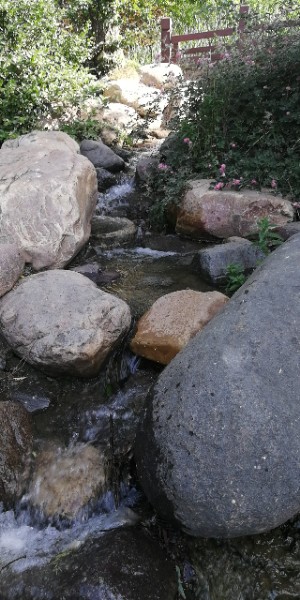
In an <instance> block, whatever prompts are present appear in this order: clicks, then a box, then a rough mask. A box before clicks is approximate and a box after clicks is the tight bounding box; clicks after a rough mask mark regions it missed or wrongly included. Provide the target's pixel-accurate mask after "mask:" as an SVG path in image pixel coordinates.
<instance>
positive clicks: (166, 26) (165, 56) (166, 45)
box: [160, 17, 172, 63]
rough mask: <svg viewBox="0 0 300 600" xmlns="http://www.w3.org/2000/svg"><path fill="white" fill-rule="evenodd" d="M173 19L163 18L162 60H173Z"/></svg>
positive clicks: (164, 61) (167, 61)
mask: <svg viewBox="0 0 300 600" xmlns="http://www.w3.org/2000/svg"><path fill="white" fill-rule="evenodd" d="M171 36H172V19H169V18H168V17H164V18H163V19H161V51H160V53H161V62H163V63H169V62H170V60H171Z"/></svg>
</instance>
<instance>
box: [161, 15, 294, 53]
mask: <svg viewBox="0 0 300 600" xmlns="http://www.w3.org/2000/svg"><path fill="white" fill-rule="evenodd" d="M248 14H249V6H246V5H241V6H240V10H239V20H238V23H237V27H225V28H224V29H213V30H211V31H202V32H200V33H185V34H183V35H173V33H172V20H171V19H169V18H167V17H164V18H163V19H161V62H163V63H166V62H167V63H170V62H172V63H177V62H179V60H178V59H179V57H180V58H184V57H186V58H190V59H192V58H197V57H199V55H201V54H202V55H204V54H206V55H208V56H209V58H210V59H211V60H212V61H215V60H220V59H221V58H223V56H224V54H223V53H220V50H219V44H218V41H219V39H220V38H226V37H229V36H231V35H233V34H238V36H239V37H241V36H242V35H243V33H248V28H247V31H246V22H247V15H248ZM298 16H299V15H298V14H297V17H298ZM290 27H297V28H299V27H300V19H299V18H297V19H288V20H283V21H275V22H273V23H268V24H264V23H260V24H258V25H254V24H251V27H250V30H251V31H258V30H261V31H262V30H263V31H274V30H278V29H283V28H290ZM218 38H219V39H218ZM194 40H208V44H206V45H205V46H197V47H195V48H188V49H183V51H182V52H179V44H180V42H191V41H194Z"/></svg>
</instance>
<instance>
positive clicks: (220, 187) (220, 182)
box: [214, 181, 224, 191]
mask: <svg viewBox="0 0 300 600" xmlns="http://www.w3.org/2000/svg"><path fill="white" fill-rule="evenodd" d="M222 187H224V183H222V181H219V183H217V184H216V185H215V187H214V190H217V191H219V190H221V189H222Z"/></svg>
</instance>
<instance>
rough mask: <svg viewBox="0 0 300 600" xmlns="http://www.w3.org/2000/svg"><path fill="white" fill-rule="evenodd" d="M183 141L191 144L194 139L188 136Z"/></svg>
mask: <svg viewBox="0 0 300 600" xmlns="http://www.w3.org/2000/svg"><path fill="white" fill-rule="evenodd" d="M183 143H184V144H188V145H189V146H190V145H191V144H192V143H193V142H192V140H190V138H188V137H186V138H184V140H183Z"/></svg>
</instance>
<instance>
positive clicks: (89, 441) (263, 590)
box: [0, 170, 300, 600]
mask: <svg viewBox="0 0 300 600" xmlns="http://www.w3.org/2000/svg"><path fill="white" fill-rule="evenodd" d="M143 211H144V205H143V202H140V198H139V191H138V189H136V188H135V183H134V179H133V174H132V170H131V171H130V170H129V172H128V173H127V174H125V176H124V175H123V178H122V180H121V181H120V183H119V184H118V185H117V186H113V187H112V188H110V189H109V190H108V192H106V193H105V194H99V200H98V204H97V209H96V213H97V215H107V216H111V217H121V218H124V217H127V218H129V219H134V221H135V223H136V225H137V233H136V236H135V238H134V239H133V240H132V241H131V243H130V244H125V245H124V246H118V245H117V247H113V246H112V247H103V246H101V244H99V240H98V238H97V237H94V236H93V235H92V236H91V238H90V240H89V242H88V243H87V244H86V246H85V247H84V248H83V249H82V251H81V252H80V253H79V255H78V256H77V257H76V258H75V259H74V260H73V262H72V263H71V264H70V265H68V269H76V270H80V269H82V268H83V267H84V266H86V265H93V266H94V267H95V265H96V266H97V268H98V269H99V276H100V283H99V286H100V287H101V288H102V287H103V289H105V290H106V291H108V292H110V293H112V294H115V295H117V296H119V297H120V298H122V299H123V300H125V301H126V302H127V303H128V304H129V306H130V308H131V311H132V314H133V318H134V321H136V320H137V319H138V318H139V317H140V316H141V315H142V314H143V313H144V312H145V311H146V310H147V309H148V308H149V307H150V306H151V305H152V304H153V302H154V301H155V300H157V298H159V297H160V296H162V295H164V294H167V293H169V292H173V291H176V290H182V289H187V288H190V289H193V290H199V291H208V290H211V289H212V288H211V287H210V286H209V285H208V284H207V283H206V282H204V281H202V280H201V279H200V278H199V275H197V274H196V273H195V272H194V271H193V269H192V267H191V263H192V259H193V257H194V255H195V253H196V252H197V250H199V248H200V244H199V243H198V242H193V241H190V240H184V239H180V238H178V237H177V236H176V235H174V234H172V233H170V234H168V235H165V234H158V233H155V232H152V231H151V230H149V229H148V228H147V226H146V224H145V223H146V221H145V218H144V212H143ZM81 272H82V271H81ZM93 272H94V271H93ZM97 276H98V274H97ZM133 326H134V325H133ZM129 337H130V335H129ZM128 339H129V338H128ZM128 339H127V340H125V341H124V343H123V345H122V347H120V348H118V350H117V351H116V352H115V353H114V355H113V356H111V357H110V358H109V360H108V361H107V362H106V364H105V367H104V368H103V369H102V371H101V372H100V374H99V375H98V377H95V378H92V379H89V380H82V379H77V378H74V377H65V376H61V377H59V378H53V377H49V376H46V375H44V374H43V373H42V372H38V371H37V370H35V369H34V368H32V367H31V366H30V365H28V364H26V363H25V362H24V361H22V360H20V359H19V358H18V357H16V356H15V355H14V354H13V352H12V351H11V350H10V349H9V348H8V347H7V344H6V342H5V341H4V340H2V339H0V386H1V387H0V389H1V400H14V401H17V402H19V403H21V404H22V405H23V406H24V407H25V408H26V410H27V411H28V412H30V414H31V416H32V419H33V424H34V453H35V454H37V453H38V452H39V450H40V449H41V448H48V447H49V445H50V447H55V448H56V449H58V448H66V447H68V448H71V449H72V448H77V447H82V446H83V445H93V446H95V447H96V448H98V449H99V450H100V451H101V452H102V453H103V455H105V459H106V464H107V482H108V484H107V486H106V489H105V491H104V492H103V493H102V494H101V497H99V499H98V501H97V502H96V503H93V504H92V505H88V506H87V507H86V509H85V510H84V511H82V512H81V513H80V515H79V516H78V517H76V518H75V519H73V520H64V519H61V520H51V519H46V518H45V516H44V515H43V514H41V513H39V511H33V510H32V509H31V508H30V504H29V503H28V498H27V497H26V495H25V496H24V497H23V498H22V499H21V501H20V503H19V504H18V506H17V507H16V509H15V510H14V511H13V510H5V509H4V507H3V506H1V505H0V600H26V599H28V600H30V599H34V600H35V599H36V600H39V599H42V598H45V599H49V600H52V599H53V600H63V599H64V598H70V599H72V598H73V600H74V599H76V598H78V599H79V598H84V599H93V600H97V599H101V600H169V599H170V600H172V599H173V600H175V599H177V600H179V599H183V600H184V599H186V600H291V599H294V600H297V599H298V600H299V599H300V518H298V517H296V518H295V519H293V520H292V521H290V522H288V523H286V524H284V525H283V526H281V527H279V528H277V529H276V530H273V531H271V532H269V533H266V534H262V535H257V536H249V537H248V538H239V539H233V540H205V539H192V538H189V537H188V536H186V535H184V534H182V533H181V532H180V531H178V530H177V529H175V528H174V527H173V526H171V525H170V524H168V523H166V522H164V521H163V520H162V519H161V518H160V517H159V516H158V515H156V514H155V512H154V511H153V509H152V508H151V506H150V505H149V504H148V502H147V500H146V498H145V497H144V495H143V492H142V490H141V489H140V487H139V483H138V481H137V478H136V473H135V466H134V459H133V446H134V439H135V432H136V428H137V425H138V422H139V419H140V417H141V415H142V412H143V409H144V406H145V401H146V398H147V393H148V391H149V389H150V387H151V386H152V385H153V383H154V382H155V381H156V379H157V377H158V375H159V373H160V372H161V371H162V367H161V366H159V365H157V364H154V363H151V362H150V361H146V360H144V359H142V360H141V359H138V358H137V357H135V356H134V355H133V354H132V353H131V352H130V350H129V349H128ZM54 476H55V475H54ZM57 476H59V477H62V478H64V477H67V468H66V473H57ZM271 510H272V506H270V511H271Z"/></svg>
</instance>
